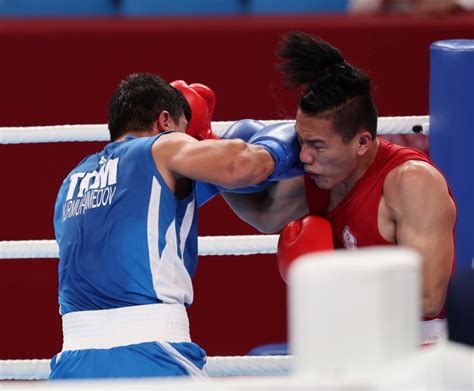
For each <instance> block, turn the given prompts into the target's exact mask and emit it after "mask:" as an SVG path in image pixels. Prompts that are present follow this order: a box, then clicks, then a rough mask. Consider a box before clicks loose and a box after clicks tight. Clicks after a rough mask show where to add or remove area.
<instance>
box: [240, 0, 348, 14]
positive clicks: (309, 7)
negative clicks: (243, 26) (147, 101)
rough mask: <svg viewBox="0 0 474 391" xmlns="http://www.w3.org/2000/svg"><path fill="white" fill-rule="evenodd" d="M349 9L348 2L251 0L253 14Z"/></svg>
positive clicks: (250, 10) (343, 10)
mask: <svg viewBox="0 0 474 391" xmlns="http://www.w3.org/2000/svg"><path fill="white" fill-rule="evenodd" d="M347 9H348V0H249V2H248V5H247V10H248V11H249V12H251V13H270V14H280V13H289V14H292V13H293V14H294V13H320V12H331V13H336V12H337V13H341V12H346V11H347Z"/></svg>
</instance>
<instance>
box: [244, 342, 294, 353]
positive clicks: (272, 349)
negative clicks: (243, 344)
mask: <svg viewBox="0 0 474 391" xmlns="http://www.w3.org/2000/svg"><path fill="white" fill-rule="evenodd" d="M247 354H248V355H249V356H286V355H287V354H289V353H288V344H287V343H271V344H267V345H261V346H257V347H256V348H254V349H252V350H251V351H250V352H248V353H247Z"/></svg>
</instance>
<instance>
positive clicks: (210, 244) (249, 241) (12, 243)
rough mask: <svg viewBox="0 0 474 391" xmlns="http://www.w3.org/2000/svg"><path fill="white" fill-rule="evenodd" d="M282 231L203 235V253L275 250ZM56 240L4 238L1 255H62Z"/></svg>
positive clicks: (247, 253) (26, 257)
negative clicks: (267, 233) (257, 233)
mask: <svg viewBox="0 0 474 391" xmlns="http://www.w3.org/2000/svg"><path fill="white" fill-rule="evenodd" d="M277 242H278V235H239V236H230V235H229V236H200V237H199V238H198V248H199V255H200V256H206V255H251V254H275V253H276V247H277ZM58 256H59V249H58V244H57V243H56V241H55V240H5V241H0V259H33V258H58Z"/></svg>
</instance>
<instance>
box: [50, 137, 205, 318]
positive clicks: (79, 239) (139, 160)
mask: <svg viewBox="0 0 474 391" xmlns="http://www.w3.org/2000/svg"><path fill="white" fill-rule="evenodd" d="M165 134H166V133H161V134H159V135H157V136H155V137H150V138H149V137H143V138H135V137H131V136H129V137H127V138H126V139H125V140H124V141H121V142H114V143H110V144H108V145H106V146H105V148H104V149H103V151H102V152H100V153H97V154H94V155H91V156H88V157H86V158H85V159H84V160H83V161H82V162H81V163H79V165H78V166H77V167H76V168H75V169H74V170H73V171H71V172H70V173H69V175H68V176H67V177H66V179H65V180H64V182H63V184H62V186H61V188H60V190H59V193H58V197H57V200H56V205H55V210H54V229H55V233H56V240H57V242H58V245H59V259H60V261H59V304H60V313H61V314H62V315H64V314H66V313H68V312H73V311H84V310H99V309H110V308H118V307H126V306H132V305H143V304H156V303H171V304H175V303H178V304H184V305H189V304H191V303H192V301H193V288H192V282H191V279H192V277H193V275H194V273H195V270H196V266H197V209H196V207H195V190H194V183H193V190H192V193H191V194H190V195H188V196H187V197H186V198H185V199H182V200H177V199H176V197H175V195H174V193H173V192H172V191H171V190H170V189H169V188H168V186H167V185H166V183H165V181H164V179H163V178H162V176H161V175H160V173H159V171H158V170H157V168H156V166H155V163H154V161H153V157H152V154H151V147H152V145H153V143H154V142H155V140H156V139H157V138H158V137H163V135H165Z"/></svg>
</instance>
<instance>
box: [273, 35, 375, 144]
mask: <svg viewBox="0 0 474 391" xmlns="http://www.w3.org/2000/svg"><path fill="white" fill-rule="evenodd" d="M278 55H279V56H280V58H282V59H283V61H284V62H283V63H282V64H280V66H279V68H280V70H281V71H282V72H283V75H284V81H285V84H286V85H287V86H288V87H290V88H292V87H300V86H301V87H303V88H304V92H303V93H302V95H301V98H300V101H299V104H298V107H299V109H300V110H301V111H302V112H303V113H304V114H307V115H310V116H315V117H319V118H324V119H331V120H332V121H333V126H334V130H335V131H336V132H338V133H339V134H340V135H341V137H342V139H343V140H344V141H345V142H348V141H350V140H352V139H353V138H354V136H355V135H356V134H357V132H358V131H359V130H360V129H362V128H363V129H366V130H368V131H369V132H370V134H371V136H372V138H373V139H374V138H375V137H376V135H377V109H376V107H375V104H374V101H373V99H372V95H371V90H370V79H369V77H368V76H367V75H366V74H364V73H363V72H362V71H360V70H359V69H357V68H355V67H353V66H352V65H351V64H349V63H347V62H346V61H345V60H344V57H342V55H341V53H340V52H339V50H338V49H336V48H335V47H333V46H331V45H330V44H329V43H327V42H326V41H323V40H322V39H321V38H319V37H316V36H312V35H309V34H306V33H303V32H290V33H288V34H287V35H286V36H285V37H284V38H283V40H282V41H281V44H280V48H279V50H278Z"/></svg>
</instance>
